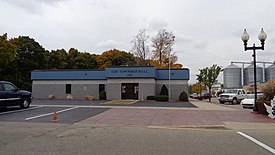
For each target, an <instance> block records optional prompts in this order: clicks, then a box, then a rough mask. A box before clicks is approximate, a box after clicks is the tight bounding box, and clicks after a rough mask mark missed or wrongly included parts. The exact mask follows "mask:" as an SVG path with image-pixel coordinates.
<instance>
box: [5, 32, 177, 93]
mask: <svg viewBox="0 0 275 155" xmlns="http://www.w3.org/2000/svg"><path fill="white" fill-rule="evenodd" d="M174 38H175V37H174V35H173V33H172V32H168V31H167V30H165V29H160V30H159V31H158V34H157V35H156V36H155V37H153V38H152V45H151V46H152V50H150V48H149V36H148V35H146V30H140V31H139V32H138V34H137V35H136V36H134V37H133V40H132V41H131V43H132V45H133V47H132V49H131V50H130V51H129V52H127V51H122V50H119V49H110V50H108V51H105V52H103V53H102V54H93V53H90V52H85V51H84V52H82V51H78V50H77V49H75V48H70V49H69V50H68V51H66V50H65V49H56V50H51V51H49V50H46V49H45V48H44V47H43V46H42V45H40V44H39V43H38V42H37V41H35V39H33V38H30V37H29V36H19V37H16V38H11V39H8V36H7V33H5V34H3V35H0V80H5V81H10V82H13V83H14V84H16V85H17V86H19V87H20V88H22V89H26V90H31V79H30V76H31V71H33V70H45V69H105V68H106V67H110V66H139V65H142V66H146V65H151V66H155V67H156V68H161V69H163V68H168V66H170V67H171V68H182V65H181V64H177V63H176V61H177V56H176V55H175V53H172V46H173V44H174V41H175V40H174ZM150 53H151V54H150ZM150 55H151V56H150ZM169 62H170V64H169Z"/></svg>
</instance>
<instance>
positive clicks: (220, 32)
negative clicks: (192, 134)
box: [0, 0, 275, 83]
mask: <svg viewBox="0 0 275 155" xmlns="http://www.w3.org/2000/svg"><path fill="white" fill-rule="evenodd" d="M0 10H1V11H0V19H1V24H0V34H1V35H2V34H3V33H8V37H9V38H14V37H18V36H19V35H20V36H30V37H31V38H34V39H35V40H36V41H37V42H39V43H40V44H41V45H42V46H43V47H44V48H45V49H47V50H54V49H61V48H64V49H66V50H68V49H69V48H71V47H73V48H76V49H78V50H80V51H86V52H90V53H97V54H100V53H102V52H104V51H107V50H109V49H114V48H116V49H119V50H125V51H129V50H130V49H131V47H132V45H131V43H130V42H131V40H132V39H133V36H134V35H136V34H137V33H138V30H139V29H146V30H147V33H148V34H149V35H150V37H154V36H155V35H156V34H157V31H158V30H159V29H160V28H165V29H167V30H168V31H171V32H173V34H174V35H175V37H176V38H175V41H176V42H175V44H174V52H176V55H177V56H178V63H181V64H183V66H184V67H187V68H189V69H190V73H191V80H190V82H191V83H194V82H195V81H196V76H195V75H196V74H198V73H199V71H198V69H201V68H204V67H206V66H212V65H213V64H218V65H220V66H222V67H227V66H229V65H230V62H231V61H252V56H251V55H252V51H248V52H244V51H243V43H242V41H241V39H240V37H241V35H242V33H243V29H244V28H246V29H247V31H248V33H249V34H250V41H249V42H248V44H249V45H252V44H253V43H256V44H257V45H259V44H260V43H259V41H258V39H257V38H258V34H259V32H260V29H261V28H264V30H265V32H266V33H267V35H268V37H267V41H266V44H265V45H266V49H265V50H264V51H258V52H257V60H258V61H275V1H274V0H242V1H240V0H223V1H221V0H0ZM219 79H221V78H219ZM221 82H222V81H221Z"/></svg>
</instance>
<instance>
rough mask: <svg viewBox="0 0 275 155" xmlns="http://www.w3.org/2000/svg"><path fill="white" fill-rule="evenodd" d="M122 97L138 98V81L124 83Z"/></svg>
mask: <svg viewBox="0 0 275 155" xmlns="http://www.w3.org/2000/svg"><path fill="white" fill-rule="evenodd" d="M121 99H133V100H138V83H122V84H121Z"/></svg>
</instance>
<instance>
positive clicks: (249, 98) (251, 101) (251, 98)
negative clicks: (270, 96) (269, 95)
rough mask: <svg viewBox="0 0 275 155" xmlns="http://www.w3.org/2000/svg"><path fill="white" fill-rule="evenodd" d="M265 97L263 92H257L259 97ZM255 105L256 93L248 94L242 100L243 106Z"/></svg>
mask: <svg viewBox="0 0 275 155" xmlns="http://www.w3.org/2000/svg"><path fill="white" fill-rule="evenodd" d="M262 97H264V94H263V93H257V98H258V99H259V98H262ZM254 105H255V94H247V95H246V96H245V99H243V100H242V101H241V106H242V107H243V108H253V107H254Z"/></svg>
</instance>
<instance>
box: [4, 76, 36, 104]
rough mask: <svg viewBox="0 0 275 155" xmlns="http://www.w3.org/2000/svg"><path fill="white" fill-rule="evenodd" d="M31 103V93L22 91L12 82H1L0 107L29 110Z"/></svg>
mask: <svg viewBox="0 0 275 155" xmlns="http://www.w3.org/2000/svg"><path fill="white" fill-rule="evenodd" d="M31 101H32V97H31V92H29V91H25V90H20V89H19V88H17V87H16V86H15V85H14V84H12V83H11V82H7V81H0V107H8V106H18V105H19V106H20V108H28V107H29V106H30V104H31Z"/></svg>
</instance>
